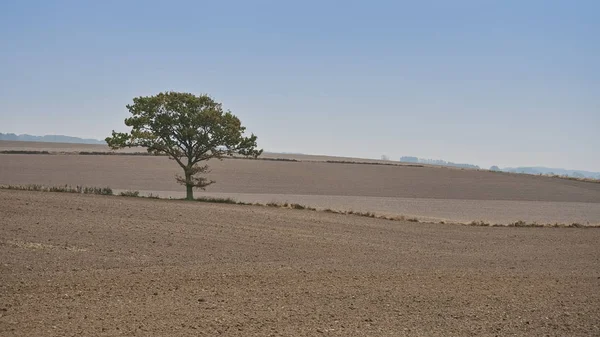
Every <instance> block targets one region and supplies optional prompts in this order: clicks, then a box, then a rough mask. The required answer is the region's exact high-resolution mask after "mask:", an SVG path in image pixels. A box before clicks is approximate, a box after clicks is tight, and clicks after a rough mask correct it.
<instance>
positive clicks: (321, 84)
mask: <svg viewBox="0 0 600 337" xmlns="http://www.w3.org/2000/svg"><path fill="white" fill-rule="evenodd" d="M169 90H175V91H186V92H193V93H198V94H200V93H208V94H210V95H211V96H213V97H214V98H215V99H216V100H218V101H220V102H222V103H223V105H224V107H225V108H226V109H230V110H231V111H232V112H233V113H234V114H236V115H238V116H239V117H240V119H241V120H242V122H243V123H244V124H245V125H246V126H247V127H248V130H249V131H252V132H254V133H255V134H256V135H258V137H259V145H260V146H261V147H263V148H264V149H265V150H267V151H276V152H302V153H310V154H329V155H341V156H357V157H370V158H378V157H379V156H381V155H382V154H386V155H388V156H389V157H390V158H392V159H396V160H397V159H398V158H399V157H400V156H402V155H413V156H418V157H424V158H434V159H445V160H449V161H454V162H466V163H472V164H477V165H481V166H483V167H489V166H490V165H498V166H500V167H506V166H528V165H529V166H531V165H543V166H550V167H564V168H570V169H583V170H586V169H587V170H593V171H600V150H599V149H600V1H597V0H588V1H586V0H580V1H576V0H571V1H552V0H543V1H542V0H530V1H528V0H497V1H492V0H471V1H466V0H454V1H445V0H439V1H427V0H425V1H376V0H373V1H326V0H322V1H313V0H303V1H281V0H279V1H276V0H273V1H261V0H256V1H225V0H224V1H152V0H146V1H125V0H122V1H121V0H119V1H47V0H44V1H26V0H23V1H17V0H13V1H9V0H5V1H0V132H12V133H29V134H35V135H44V134H64V135H70V136H78V137H90V138H98V139H103V138H104V137H106V136H108V135H109V134H110V131H111V130H112V129H116V130H120V131H124V130H126V129H125V126H124V124H123V119H124V118H126V117H127V110H126V109H125V105H126V104H128V103H130V102H131V99H132V98H133V97H135V96H141V95H144V96H145V95H152V94H156V93H158V92H161V91H169Z"/></svg>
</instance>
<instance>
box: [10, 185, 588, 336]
mask: <svg viewBox="0 0 600 337" xmlns="http://www.w3.org/2000/svg"><path fill="white" fill-rule="evenodd" d="M0 214H1V216H0V262H1V263H0V335H1V336H120V335H126V336H202V335H204V336H215V335H219V334H220V335H223V336H508V335H517V336H525V335H527V336H599V335H600V292H599V291H598V289H600V248H599V246H598V242H599V240H600V230H598V229H577V228H487V227H486V228H480V227H465V226H457V225H439V224H438V225H433V224H415V223H403V222H393V221H385V220H379V219H371V218H364V217H357V216H345V215H336V214H327V213H322V212H310V211H300V210H289V209H276V208H266V207H256V206H238V205H220V204H205V203H191V202H183V201H168V200H151V199H137V198H124V197H102V196H91V195H72V194H65V193H40V192H23V191H6V190H0Z"/></svg>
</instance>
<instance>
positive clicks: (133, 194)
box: [119, 191, 140, 198]
mask: <svg viewBox="0 0 600 337" xmlns="http://www.w3.org/2000/svg"><path fill="white" fill-rule="evenodd" d="M119 195H120V196H122V197H133V198H137V197H139V196H140V191H124V192H121V193H119Z"/></svg>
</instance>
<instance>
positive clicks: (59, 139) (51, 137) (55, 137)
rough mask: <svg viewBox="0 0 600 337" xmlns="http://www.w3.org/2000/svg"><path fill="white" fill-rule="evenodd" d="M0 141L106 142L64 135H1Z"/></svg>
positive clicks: (103, 143)
mask: <svg viewBox="0 0 600 337" xmlns="http://www.w3.org/2000/svg"><path fill="white" fill-rule="evenodd" d="M0 140H13V141H22V142H47V143H75V144H102V145H105V144H106V142H105V141H103V140H97V139H90V138H79V137H70V136H63V135H45V136H32V135H16V134H14V133H0Z"/></svg>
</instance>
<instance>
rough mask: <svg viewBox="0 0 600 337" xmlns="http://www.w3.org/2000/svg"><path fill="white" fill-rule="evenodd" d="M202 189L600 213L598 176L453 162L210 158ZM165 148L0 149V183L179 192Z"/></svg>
mask: <svg viewBox="0 0 600 337" xmlns="http://www.w3.org/2000/svg"><path fill="white" fill-rule="evenodd" d="M209 164H210V166H211V168H212V173H211V174H210V175H209V177H210V178H212V179H214V180H216V181H217V183H216V184H214V185H212V186H210V187H209V188H208V191H207V192H208V193H209V194H210V195H216V196H228V197H233V198H235V199H238V200H241V201H261V202H270V201H278V202H285V201H288V202H298V203H302V204H306V205H308V206H312V207H318V208H333V209H342V210H354V211H375V212H378V213H382V214H386V215H387V214H389V215H406V216H414V217H419V218H423V219H434V220H451V221H460V222H470V221H473V220H483V221H489V222H494V223H509V222H514V221H518V220H524V221H528V222H534V221H535V222H543V223H555V222H559V223H572V222H578V223H582V224H587V223H590V224H596V223H600V184H595V183H589V182H580V181H572V180H565V179H556V178H548V177H539V176H528V175H516V174H505V173H494V172H487V171H474V170H459V169H450V168H440V167H408V166H406V167H405V166H385V165H367V164H340V163H327V162H322V161H321V162H319V161H301V162H282V161H265V160H241V159H229V160H224V161H211V162H210V163H209ZM176 174H180V172H179V168H178V166H177V165H176V164H175V163H174V162H173V161H170V160H169V159H167V158H166V157H150V156H103V155H94V156H83V155H13V154H0V184H19V185H23V184H45V185H64V184H69V185H86V186H110V187H112V188H113V189H121V190H140V191H147V192H152V193H155V194H159V195H161V196H163V197H181V196H182V194H181V192H182V190H183V189H182V186H180V185H178V184H177V183H176V182H175V179H174V177H175V175H176Z"/></svg>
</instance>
